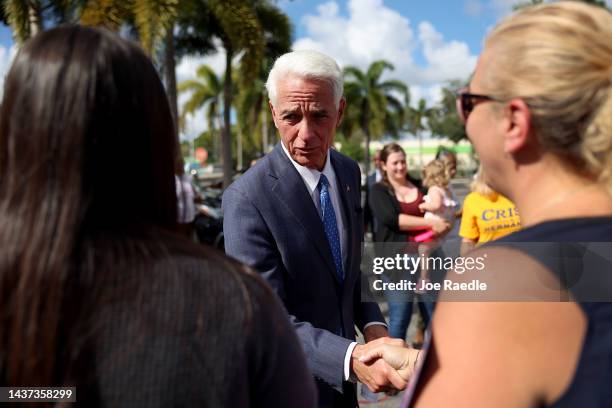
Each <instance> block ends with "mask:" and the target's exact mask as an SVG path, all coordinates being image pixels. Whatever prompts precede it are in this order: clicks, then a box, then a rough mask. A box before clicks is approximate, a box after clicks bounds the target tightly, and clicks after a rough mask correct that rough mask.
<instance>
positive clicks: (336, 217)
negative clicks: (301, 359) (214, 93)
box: [223, 51, 405, 407]
mask: <svg viewBox="0 0 612 408" xmlns="http://www.w3.org/2000/svg"><path fill="white" fill-rule="evenodd" d="M342 86H343V85H342V71H341V70H340V68H339V67H338V65H337V64H336V62H335V61H334V60H333V59H331V58H330V57H328V56H326V55H323V54H321V53H318V52H314V51H296V52H291V53H288V54H285V55H283V56H281V57H280V58H279V59H278V60H277V61H276V62H275V64H274V67H273V68H272V70H271V71H270V74H269V77H268V81H267V83H266V87H267V90H268V95H269V98H270V109H271V110H272V116H273V119H274V123H275V125H276V128H277V129H278V131H279V133H280V137H281V142H280V143H278V144H277V145H276V147H275V148H274V150H273V151H272V152H270V153H269V154H268V155H266V156H265V157H264V158H262V159H261V160H259V161H258V162H257V164H256V165H255V166H254V167H252V168H251V169H249V170H248V171H247V172H246V173H245V174H244V175H243V176H242V177H240V178H239V179H238V180H237V181H236V182H235V183H233V184H232V185H231V186H230V187H228V189H227V190H226V191H225V193H224V195H223V213H224V234H225V249H226V252H227V254H228V255H230V256H232V257H234V258H236V259H238V260H240V261H242V262H243V263H245V264H247V265H249V266H251V267H252V268H253V269H255V270H256V271H257V272H259V273H260V274H261V275H262V276H263V277H264V279H265V280H266V281H267V282H268V283H269V284H270V286H272V288H273V289H274V291H275V292H276V293H277V294H278V296H279V297H280V298H281V300H282V301H283V303H284V305H285V307H286V309H287V311H288V313H289V318H290V319H291V321H292V323H293V326H294V328H295V330H296V331H297V334H298V337H299V338H300V340H301V343H302V347H303V350H304V352H305V355H306V357H307V359H308V362H309V367H310V369H311V371H312V373H313V374H314V376H315V379H316V381H317V385H318V391H319V406H321V407H355V406H357V399H356V393H355V382H356V381H361V382H363V383H364V384H366V385H367V386H368V387H369V388H371V389H372V390H373V391H377V392H378V391H385V390H391V389H394V388H402V387H405V383H404V382H403V381H402V379H401V377H399V375H398V374H397V372H395V371H394V370H393V369H392V368H391V367H390V366H389V365H387V363H385V362H384V361H383V360H382V359H380V360H378V361H377V362H376V363H374V364H371V365H366V364H363V363H362V362H360V361H359V357H360V356H361V355H362V354H363V353H365V352H367V350H369V349H371V347H373V346H376V345H378V344H382V343H391V344H398V343H399V344H402V343H403V342H402V341H401V340H397V339H390V338H388V337H387V336H388V334H387V327H386V325H385V323H384V318H383V316H382V314H381V312H380V309H379V308H378V305H377V304H376V303H365V302H361V300H360V269H359V265H360V261H361V240H362V238H363V220H362V218H363V214H362V208H361V204H360V189H359V185H360V171H359V167H358V166H357V163H355V162H354V161H353V160H351V159H349V158H348V157H345V156H343V155H342V154H340V153H338V152H336V151H335V150H333V149H331V146H332V142H333V138H334V134H335V130H336V128H337V126H338V124H339V123H340V120H341V118H342V113H343V112H344V108H345V104H346V102H345V100H344V99H343V98H342V92H343V90H342ZM355 325H357V326H358V328H359V330H361V331H362V333H363V334H364V337H365V340H366V342H367V344H357V343H355ZM288 380H289V381H290V379H288ZM278 392H283V390H278Z"/></svg>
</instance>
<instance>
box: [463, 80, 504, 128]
mask: <svg viewBox="0 0 612 408" xmlns="http://www.w3.org/2000/svg"><path fill="white" fill-rule="evenodd" d="M456 101H457V113H458V114H459V118H460V119H461V121H462V122H463V123H464V124H465V122H467V118H468V116H470V113H472V111H473V110H474V108H475V107H476V105H478V104H479V103H480V102H486V101H498V102H499V100H498V99H496V98H494V97H492V96H489V95H481V94H475V93H470V92H467V90H466V89H462V90H460V91H459V92H457V100H456Z"/></svg>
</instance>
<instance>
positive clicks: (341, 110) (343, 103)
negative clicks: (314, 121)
mask: <svg viewBox="0 0 612 408" xmlns="http://www.w3.org/2000/svg"><path fill="white" fill-rule="evenodd" d="M344 108H346V99H344V98H342V99H340V105H339V106H338V120H337V121H336V127H338V126H340V122H342V118H343V117H344Z"/></svg>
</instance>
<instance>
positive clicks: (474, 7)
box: [464, 0, 484, 17]
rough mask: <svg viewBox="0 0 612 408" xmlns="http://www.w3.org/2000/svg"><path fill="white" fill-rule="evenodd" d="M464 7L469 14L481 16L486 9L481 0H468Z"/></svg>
mask: <svg viewBox="0 0 612 408" xmlns="http://www.w3.org/2000/svg"><path fill="white" fill-rule="evenodd" d="M464 9H465V12H466V13H467V15H468V16H472V17H479V16H480V15H482V12H483V11H484V6H483V4H482V3H481V2H480V0H467V1H466V2H465V4H464Z"/></svg>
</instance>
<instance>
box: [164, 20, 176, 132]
mask: <svg viewBox="0 0 612 408" xmlns="http://www.w3.org/2000/svg"><path fill="white" fill-rule="evenodd" d="M164 66H165V70H164V72H165V74H166V90H167V91H168V100H169V102H170V111H171V112H172V117H173V119H174V124H175V126H176V129H178V101H177V92H176V59H175V50H174V24H173V25H172V26H171V27H170V28H168V32H167V33H166V49H165V51H164ZM177 133H178V132H177Z"/></svg>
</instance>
